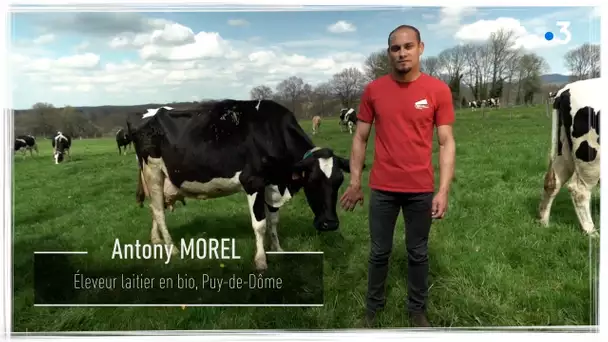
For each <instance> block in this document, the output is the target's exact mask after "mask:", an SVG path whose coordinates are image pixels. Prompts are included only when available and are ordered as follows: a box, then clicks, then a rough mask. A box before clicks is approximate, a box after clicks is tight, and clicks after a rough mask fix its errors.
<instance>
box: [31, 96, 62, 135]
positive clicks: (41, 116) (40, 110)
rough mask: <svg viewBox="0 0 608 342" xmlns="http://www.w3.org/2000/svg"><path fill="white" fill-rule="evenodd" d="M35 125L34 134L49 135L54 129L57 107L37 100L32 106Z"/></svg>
mask: <svg viewBox="0 0 608 342" xmlns="http://www.w3.org/2000/svg"><path fill="white" fill-rule="evenodd" d="M32 109H33V112H34V117H35V119H34V120H35V121H36V127H33V131H34V132H33V133H34V134H35V135H44V136H47V135H50V134H52V133H53V131H54V130H56V127H57V125H56V123H55V122H56V113H57V109H56V108H55V107H54V106H53V105H52V104H50V103H44V102H38V103H35V104H34V105H33V106H32Z"/></svg>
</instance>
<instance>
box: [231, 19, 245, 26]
mask: <svg viewBox="0 0 608 342" xmlns="http://www.w3.org/2000/svg"><path fill="white" fill-rule="evenodd" d="M228 25H230V26H247V25H249V22H248V21H247V20H244V19H230V20H228Z"/></svg>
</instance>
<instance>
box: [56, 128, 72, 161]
mask: <svg viewBox="0 0 608 342" xmlns="http://www.w3.org/2000/svg"><path fill="white" fill-rule="evenodd" d="M52 145H53V158H54V159H55V164H59V163H61V162H62V161H63V160H64V154H67V155H68V158H69V159H70V160H72V156H71V155H70V148H71V147H72V138H71V137H70V136H69V135H67V134H63V133H61V132H57V134H56V135H55V136H54V137H53V140H52Z"/></svg>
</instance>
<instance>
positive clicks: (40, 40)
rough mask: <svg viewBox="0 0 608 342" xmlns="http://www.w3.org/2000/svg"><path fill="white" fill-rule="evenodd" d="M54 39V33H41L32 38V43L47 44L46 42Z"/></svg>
mask: <svg viewBox="0 0 608 342" xmlns="http://www.w3.org/2000/svg"><path fill="white" fill-rule="evenodd" d="M54 40H55V35H54V34H51V33H48V34H43V35H42V36H39V37H38V38H36V39H34V44H36V45H41V44H48V43H52V42H53V41H54Z"/></svg>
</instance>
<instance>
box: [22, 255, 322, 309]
mask: <svg viewBox="0 0 608 342" xmlns="http://www.w3.org/2000/svg"><path fill="white" fill-rule="evenodd" d="M91 259H92V258H91V257H90V255H86V254H84V255H83V254H80V255H79V254H35V255H34V303H35V304H38V305H40V304H43V305H74V304H76V305H78V304H80V305H82V304H88V305H94V304H106V305H116V304H128V305H131V304H148V305H151V304H158V305H166V304H203V305H204V304H216V305H217V304H233V305H234V304H248V305H268V304H270V305H285V304H288V305H315V304H316V305H319V304H322V303H323V254H321V253H317V254H267V260H268V269H267V271H265V272H264V273H263V275H262V276H260V275H259V273H258V272H256V271H255V269H254V268H253V267H252V266H249V265H246V264H247V261H246V260H239V261H238V262H235V261H234V260H230V261H226V262H222V261H214V262H209V261H201V260H188V261H175V262H174V261H172V262H171V263H169V264H164V260H146V261H140V260H136V261H129V262H126V261H124V260H109V261H104V262H103V263H102V262H100V261H97V260H91ZM87 279H88V280H87ZM93 279H95V280H97V281H103V283H99V282H98V283H97V284H98V285H97V287H96V288H95V287H90V288H88V289H87V288H86V287H85V285H86V284H92V282H91V280H93ZM101 279H103V280H101ZM161 279H171V280H164V281H163V280H161ZM186 279H187V280H186ZM252 282H253V283H255V284H252ZM99 284H107V285H106V287H105V288H100V286H99ZM129 284H130V285H129ZM163 284H164V286H163ZM188 284H189V285H191V286H187V285H188ZM220 284H221V287H219V286H220Z"/></svg>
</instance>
